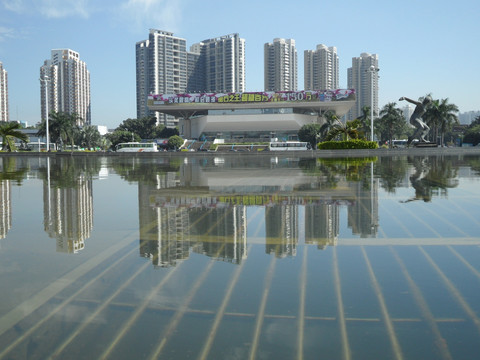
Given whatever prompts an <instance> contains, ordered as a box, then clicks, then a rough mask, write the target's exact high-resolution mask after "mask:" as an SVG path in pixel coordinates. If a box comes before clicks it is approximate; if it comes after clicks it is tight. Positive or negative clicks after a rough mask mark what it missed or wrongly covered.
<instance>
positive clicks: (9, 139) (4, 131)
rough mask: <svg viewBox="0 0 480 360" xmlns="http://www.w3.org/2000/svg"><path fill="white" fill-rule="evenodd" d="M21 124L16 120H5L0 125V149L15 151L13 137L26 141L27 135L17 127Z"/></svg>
mask: <svg viewBox="0 0 480 360" xmlns="http://www.w3.org/2000/svg"><path fill="white" fill-rule="evenodd" d="M20 128H21V125H20V124H19V123H17V122H7V123H4V124H1V125H0V136H1V137H2V150H6V151H15V150H16V149H17V148H16V146H15V139H18V140H20V141H23V142H28V136H27V135H26V134H24V133H22V132H21V131H20V130H19V129H20Z"/></svg>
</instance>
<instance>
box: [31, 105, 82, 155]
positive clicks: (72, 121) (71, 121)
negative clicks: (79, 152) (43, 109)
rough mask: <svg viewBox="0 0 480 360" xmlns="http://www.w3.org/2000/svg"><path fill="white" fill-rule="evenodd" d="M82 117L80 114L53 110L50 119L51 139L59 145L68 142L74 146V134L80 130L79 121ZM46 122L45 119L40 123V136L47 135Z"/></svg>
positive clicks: (38, 133)
mask: <svg viewBox="0 0 480 360" xmlns="http://www.w3.org/2000/svg"><path fill="white" fill-rule="evenodd" d="M79 122H80V117H79V116H78V114H75V113H73V114H68V113H64V112H51V113H50V116H49V119H48V130H49V134H50V138H51V140H52V141H53V142H54V143H56V144H57V145H62V144H68V143H70V145H71V146H72V150H73V144H74V136H75V133H76V132H77V131H78V125H77V124H78V123H79ZM46 128H47V126H46V123H45V120H43V121H42V123H41V124H40V128H39V130H38V132H37V135H38V136H46V133H47V131H46Z"/></svg>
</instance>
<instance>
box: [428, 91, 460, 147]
mask: <svg viewBox="0 0 480 360" xmlns="http://www.w3.org/2000/svg"><path fill="white" fill-rule="evenodd" d="M457 113H458V107H457V106H456V105H455V104H449V103H448V98H447V99H441V100H434V101H433V102H432V105H431V106H430V107H429V108H428V109H427V111H426V118H427V121H428V125H429V126H432V127H433V129H434V131H433V134H432V135H433V136H434V137H435V141H436V139H437V138H438V133H439V132H440V145H442V146H443V145H444V139H445V133H446V132H447V131H450V130H451V129H452V127H453V125H454V124H458V117H457Z"/></svg>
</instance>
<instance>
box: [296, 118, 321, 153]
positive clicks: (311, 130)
mask: <svg viewBox="0 0 480 360" xmlns="http://www.w3.org/2000/svg"><path fill="white" fill-rule="evenodd" d="M321 127H322V126H321V125H320V124H316V123H312V124H306V125H303V126H302V127H301V128H300V129H299V130H298V139H299V140H300V141H306V142H309V143H310V144H311V145H312V146H313V147H315V145H316V144H317V137H318V135H319V134H320V130H321Z"/></svg>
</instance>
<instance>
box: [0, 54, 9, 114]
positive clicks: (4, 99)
mask: <svg viewBox="0 0 480 360" xmlns="http://www.w3.org/2000/svg"><path fill="white" fill-rule="evenodd" d="M8 120H9V118H8V76H7V70H5V69H4V68H3V64H2V63H1V62H0V121H8Z"/></svg>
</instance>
